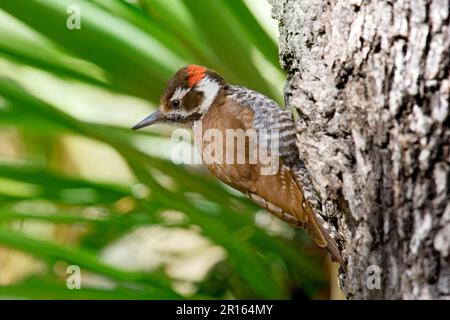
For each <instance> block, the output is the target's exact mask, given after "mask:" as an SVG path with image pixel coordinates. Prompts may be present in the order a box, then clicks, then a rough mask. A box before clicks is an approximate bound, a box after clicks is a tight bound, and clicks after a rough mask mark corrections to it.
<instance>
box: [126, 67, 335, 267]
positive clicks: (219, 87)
mask: <svg viewBox="0 0 450 320" xmlns="http://www.w3.org/2000/svg"><path fill="white" fill-rule="evenodd" d="M156 123H163V124H168V125H171V126H176V127H182V128H190V129H192V130H193V132H194V144H195V145H196V146H197V148H198V149H199V151H200V154H201V155H202V159H203V162H204V163H205V165H206V166H207V168H208V169H209V171H210V172H211V173H212V174H213V175H214V176H216V177H217V178H218V179H219V180H221V181H222V182H223V183H225V184H227V185H229V186H230V187H232V188H234V189H236V190H238V191H240V192H241V193H243V194H244V195H245V196H247V197H248V198H250V199H251V200H252V201H254V202H255V203H256V204H257V205H259V206H260V207H262V208H264V209H266V210H267V211H268V212H270V213H271V214H273V215H275V216H276V217H278V218H280V219H281V220H283V221H285V222H287V223H289V224H290V225H293V226H295V227H303V228H304V229H306V231H307V233H308V234H309V235H310V236H311V237H312V239H313V241H314V243H315V244H316V245H318V246H319V247H321V248H326V249H328V251H329V252H330V253H331V257H332V260H333V261H337V262H338V263H340V264H341V265H344V260H343V258H342V255H341V252H340V247H339V244H338V240H339V235H338V233H337V231H336V228H335V227H334V226H333V225H332V224H331V223H330V222H329V221H327V220H326V216H324V215H323V213H322V211H321V204H320V198H319V197H318V195H317V193H316V192H315V190H314V188H313V186H312V182H311V181H312V180H311V178H310V176H309V172H308V170H307V169H306V167H305V164H304V162H303V161H302V160H301V159H300V157H299V152H298V148H297V145H296V141H297V131H296V125H295V121H294V118H293V115H292V113H291V112H289V111H287V110H284V109H282V108H281V107H280V106H279V105H278V104H277V103H276V102H275V101H274V100H272V99H270V98H268V97H267V96H265V95H263V94H262V93H259V92H257V91H254V90H251V89H248V88H246V87H243V86H239V85H233V84H230V83H228V82H227V81H226V80H225V79H224V77H222V76H221V75H220V74H219V73H217V72H215V71H213V70H212V69H208V68H206V67H203V66H199V65H193V64H192V65H187V66H184V67H182V68H180V69H179V70H178V71H177V72H176V73H175V74H174V76H173V77H172V78H171V79H170V80H169V82H168V84H167V85H166V87H165V89H164V91H163V93H162V95H161V99H160V106H159V109H158V110H157V111H156V112H154V113H152V114H150V115H149V116H147V117H145V118H144V119H142V120H141V121H139V122H138V123H137V124H136V125H135V126H134V127H133V128H132V129H134V130H137V129H141V128H144V127H148V126H150V125H153V124H156ZM211 132H212V133H211ZM230 132H231V133H232V134H234V133H236V132H238V133H242V132H244V134H245V133H246V132H250V133H251V134H246V135H245V136H244V139H245V140H244V143H241V144H240V145H239V144H238V143H234V144H233V143H229V142H230V141H223V138H224V137H225V140H226V138H227V137H228V138H229V139H228V140H230V139H232V140H233V142H234V141H235V138H236V137H237V136H238V135H232V134H231V135H230ZM205 135H208V137H209V139H205ZM230 137H231V138H230ZM221 138H222V141H220V140H221ZM272 141H275V143H271V142H272ZM269 142H270V143H269ZM261 145H264V147H267V146H268V147H267V150H268V152H267V154H268V155H269V158H270V157H272V156H273V157H276V158H275V159H272V160H276V161H274V163H276V164H277V166H273V168H271V169H272V170H271V171H272V172H269V173H268V172H266V171H267V170H266V171H265V170H264V169H265V168H266V169H267V167H268V166H267V165H266V164H267V163H268V161H264V163H263V160H262V159H260V158H262V157H260V158H258V157H256V160H255V157H252V155H255V154H256V155H258V152H257V151H260V150H256V151H255V150H254V149H258V148H260V147H261ZM260 149H264V148H260ZM227 152H228V153H227ZM230 154H231V157H230V158H227V157H228V156H229V155H230ZM239 157H240V160H241V161H236V159H237V158H239ZM229 160H232V161H229ZM269 171H270V170H269Z"/></svg>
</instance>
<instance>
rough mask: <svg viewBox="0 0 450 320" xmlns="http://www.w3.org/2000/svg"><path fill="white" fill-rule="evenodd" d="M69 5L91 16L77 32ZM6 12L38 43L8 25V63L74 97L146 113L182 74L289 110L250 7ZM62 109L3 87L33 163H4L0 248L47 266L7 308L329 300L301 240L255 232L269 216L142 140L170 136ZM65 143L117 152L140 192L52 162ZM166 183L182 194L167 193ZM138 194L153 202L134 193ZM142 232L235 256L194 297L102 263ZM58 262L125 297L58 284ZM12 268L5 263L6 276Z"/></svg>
mask: <svg viewBox="0 0 450 320" xmlns="http://www.w3.org/2000/svg"><path fill="white" fill-rule="evenodd" d="M70 5H76V6H78V7H79V8H80V12H81V29H80V30H69V29H68V28H67V27H66V21H67V18H68V16H69V13H68V11H67V8H68V7H69V6H70ZM0 8H1V9H2V10H3V12H2V14H3V15H6V14H7V15H10V16H11V17H14V18H13V19H16V20H17V21H20V22H21V23H23V24H24V25H26V26H27V28H28V29H27V30H32V34H29V33H25V32H23V30H22V29H21V28H11V27H10V26H6V25H5V24H0V62H2V61H3V62H5V61H6V62H8V63H9V64H11V65H16V66H21V67H25V66H26V67H29V68H32V69H35V70H40V71H41V72H44V73H46V74H48V75H51V76H52V77H55V78H57V79H58V81H63V82H66V83H69V84H72V83H73V84H75V83H82V84H84V85H87V86H90V87H92V88H94V89H95V88H98V89H101V90H106V91H107V92H110V93H116V94H120V95H129V96H134V97H138V98H141V99H145V100H146V101H148V102H149V106H151V105H153V106H154V105H157V103H158V100H159V94H160V93H161V91H162V89H163V88H164V86H165V83H166V82H167V80H168V79H169V78H170V76H171V75H172V74H173V73H174V72H175V71H176V70H177V69H178V68H179V67H181V66H183V65H185V64H188V63H195V64H202V65H206V66H208V67H210V68H212V69H215V70H216V71H218V72H220V73H221V74H223V75H224V76H225V77H226V78H227V79H228V80H229V81H230V82H233V83H237V84H241V85H246V86H248V87H250V88H253V89H256V90H259V91H261V92H264V93H265V94H267V95H269V96H271V97H273V98H274V99H276V100H278V101H280V97H281V95H280V93H281V91H280V90H279V89H280V86H278V87H277V85H276V84H275V85H274V83H273V82H271V81H270V79H268V77H267V75H266V76H265V75H264V74H263V73H264V69H265V68H266V69H267V68H269V67H270V68H272V70H275V71H276V70H278V71H276V72H280V70H279V66H278V57H277V45H276V43H275V41H274V40H273V39H272V38H271V37H270V36H269V35H268V34H267V32H266V31H265V30H264V28H263V27H262V26H261V25H260V24H259V23H258V21H257V19H256V18H255V16H254V14H253V13H252V11H251V10H250V9H249V7H248V6H247V4H246V3H245V2H243V1H242V0H231V1H228V0H227V1H225V0H224V1H219V0H215V1H214V0H170V1H166V0H140V1H129V2H127V1H120V0H92V1H81V0H80V1H75V0H70V1H69V0H57V1H53V0H47V1H44V0H42V1H34V0H17V1H9V0H0ZM255 55H256V56H257V57H259V58H255ZM259 60H264V63H263V64H262V65H261V64H260V63H259V62H258V61H259ZM267 66H268V67H267ZM1 74H2V73H1V72H0V75H1ZM280 85H281V84H280ZM55 90H57V89H56V88H55ZM74 90H76V89H74ZM63 104H64V103H63ZM63 107H64V106H60V105H55V104H54V103H51V102H49V101H47V99H43V98H42V97H39V96H38V95H36V94H35V93H32V92H31V91H30V90H27V88H26V87H25V86H24V85H22V84H20V83H18V82H17V81H16V80H15V79H12V78H11V77H10V76H2V77H1V78H0V129H8V128H13V129H15V130H16V131H15V132H16V133H17V134H18V136H19V137H20V139H21V140H22V142H23V144H24V146H25V150H26V151H25V152H24V154H22V155H21V156H20V157H16V158H9V159H6V158H5V157H3V158H2V161H1V162H0V245H1V246H3V247H5V248H14V249H18V250H20V251H23V252H27V253H30V254H32V255H33V256H35V257H36V258H38V259H39V260H41V261H43V262H44V263H45V265H46V266H47V267H46V268H45V271H43V272H41V273H40V274H38V275H33V276H29V277H26V278H25V279H22V280H21V281H19V282H16V283H11V284H9V285H3V286H0V297H4V298H5V297H18V298H42V299H58V298H59V299H91V298H92V299H120V298H129V299H164V298H173V299H178V298H180V299H181V298H224V297H234V298H274V299H281V298H289V297H292V291H293V290H296V289H299V290H302V291H303V292H304V293H305V294H306V295H307V296H309V297H317V296H318V294H319V293H320V292H321V290H323V289H324V288H325V287H326V283H325V279H324V274H323V270H322V267H321V264H322V260H321V258H320V257H318V256H317V255H316V254H315V251H314V250H313V249H311V248H310V243H309V242H308V240H305V238H304V237H303V235H302V233H300V232H296V233H295V236H294V237H293V238H287V237H283V236H280V235H278V234H274V233H273V232H270V231H268V230H267V228H264V227H261V226H258V225H257V224H255V214H256V212H257V210H258V208H256V206H255V205H253V204H252V203H250V202H249V201H248V200H246V199H244V198H243V197H241V196H239V195H237V194H236V193H235V192H233V191H230V190H229V189H228V188H226V187H224V186H223V185H222V184H220V183H219V182H218V181H216V180H215V179H213V178H212V177H211V176H209V175H208V174H206V173H205V172H204V171H198V170H197V171H196V170H191V169H190V168H189V167H188V166H182V165H175V164H173V163H172V162H171V161H169V160H167V159H164V158H160V157H157V156H154V155H150V154H148V153H145V152H143V151H142V150H141V149H140V148H138V147H137V144H136V143H135V139H136V137H140V138H146V137H152V136H160V137H162V138H164V137H165V136H166V135H165V133H164V131H151V132H139V133H136V132H132V131H131V130H128V128H126V127H122V126H117V125H113V124H105V123H101V122H100V121H99V122H95V121H94V122H93V121H86V120H83V119H80V118H79V117H76V116H74V115H72V114H69V113H68V112H66V111H65V110H64V108H63ZM63 110H64V111H63ZM148 111H149V112H150V111H151V110H150V108H149V110H148ZM122 112H126V110H125V111H122ZM119 116H120V115H119ZM137 120H139V119H136V121H137ZM133 124H134V123H129V126H132V125H133ZM68 135H70V136H80V137H84V138H87V139H89V140H92V141H98V142H101V143H103V144H106V145H108V146H110V147H112V148H114V149H115V150H116V151H117V153H118V154H119V155H120V156H121V157H122V158H123V160H124V161H125V163H126V164H127V166H128V167H129V169H130V171H131V172H132V174H133V176H134V178H135V182H134V183H131V184H129V183H123V184H118V183H105V182H104V181H97V180H96V179H93V178H89V177H88V178H86V177H82V176H80V175H78V174H77V172H70V174H68V173H67V170H63V169H62V167H63V166H64V163H62V164H61V163H58V162H56V163H55V161H52V160H51V157H49V156H48V155H49V153H51V152H52V149H53V148H54V147H55V145H57V144H58V143H60V141H61V139H62V138H63V137H66V136H68ZM148 148H152V145H151V144H148ZM155 172H157V173H158V175H155ZM158 176H164V177H169V178H170V179H171V181H172V183H171V184H170V185H167V184H164V183H162V182H161V179H159V178H158ZM137 183H140V184H143V185H145V186H146V187H147V188H148V190H150V195H148V196H140V195H139V194H136V192H135V187H136V185H137ZM193 195H196V196H193ZM124 199H126V200H127V201H130V202H131V203H132V206H131V207H130V209H129V210H127V212H126V214H124V212H122V211H123V210H121V209H120V208H118V205H117V204H118V203H120V201H123V200H124ZM198 199H203V200H202V201H198ZM24 203H25V204H31V205H29V206H24V205H23V204H24ZM40 203H45V204H51V206H52V208H53V210H52V211H51V212H48V214H47V213H46V212H45V210H44V212H42V210H41V211H40V212H39V213H38V214H37V213H36V212H34V210H33V207H34V206H35V205H37V204H40ZM92 206H95V208H100V209H101V210H102V213H103V215H102V216H101V218H98V217H90V216H88V215H86V214H84V213H85V211H86V208H90V207H92ZM119 207H120V206H119ZM55 208H56V209H55ZM167 210H171V211H178V212H182V213H183V214H184V215H185V216H186V218H187V219H186V220H183V221H182V222H178V223H173V222H171V223H169V222H168V221H167V220H166V219H165V218H164V216H163V215H161V214H160V213H161V212H165V211H167ZM24 222H45V223H50V224H52V225H53V224H54V225H64V226H69V227H70V226H80V225H81V226H83V227H85V228H86V230H87V231H86V232H85V233H84V234H83V235H82V236H80V238H79V243H77V245H73V244H64V243H62V242H61V241H52V240H49V239H45V238H39V237H37V236H34V235H33V234H29V233H27V232H24V230H22V228H21V223H24ZM141 226H161V227H166V228H174V227H176V228H185V229H187V230H191V229H192V227H193V226H195V227H196V228H198V230H199V232H200V234H201V235H202V236H204V237H206V238H207V239H209V240H210V241H211V242H212V243H214V244H216V245H218V246H220V247H222V248H223V249H224V250H225V252H226V257H225V259H224V260H223V261H221V262H220V263H218V264H217V265H216V266H214V267H213V268H212V269H211V270H210V271H209V273H208V275H207V276H206V278H205V279H203V281H202V282H200V283H197V284H196V286H195V290H194V291H193V292H192V293H190V294H182V293H180V292H179V291H177V290H175V289H174V286H173V281H174V279H172V278H171V277H170V276H169V275H168V274H167V273H166V272H165V270H164V269H162V270H161V269H158V270H153V271H151V272H130V271H126V270H122V269H120V268H119V267H118V266H113V265H110V264H107V263H105V262H104V261H102V259H101V258H100V256H101V255H100V253H101V252H102V250H104V248H106V247H107V246H108V245H109V244H111V243H112V242H113V241H115V240H117V239H119V238H121V237H122V236H124V235H126V234H127V233H129V232H130V231H132V230H134V229H136V228H138V227H141ZM61 262H64V263H67V264H75V265H78V266H80V268H81V269H82V270H89V271H91V272H93V273H95V274H99V275H102V276H104V277H105V278H108V279H110V280H112V282H113V283H114V286H113V288H109V289H105V288H95V287H92V288H83V289H82V290H68V289H67V288H66V282H65V279H64V277H61V275H59V274H58V273H57V272H56V271H55V266H56V265H57V264H58V263H61ZM1 268H2V263H1V262H0V273H1V272H2V269H1Z"/></svg>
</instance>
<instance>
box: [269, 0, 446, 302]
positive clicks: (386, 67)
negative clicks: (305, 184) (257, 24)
mask: <svg viewBox="0 0 450 320" xmlns="http://www.w3.org/2000/svg"><path fill="white" fill-rule="evenodd" d="M269 1H270V2H271V3H272V5H273V16H274V18H275V19H277V20H278V21H279V26H280V61H281V63H282V66H283V67H284V69H285V70H286V72H287V74H288V81H287V84H286V88H285V90H286V92H285V94H286V100H287V105H288V107H291V108H294V109H296V110H297V111H298V114H299V115H300V118H301V119H302V121H300V122H299V123H300V125H299V140H298V147H299V150H300V156H301V158H302V159H303V160H304V162H305V164H306V166H307V168H308V169H309V171H310V173H311V175H312V177H313V179H314V186H315V188H316V189H317V190H318V191H319V193H320V195H321V197H322V198H323V199H330V200H332V201H334V202H335V203H336V204H337V205H338V207H339V208H340V210H339V212H334V213H333V218H335V220H336V221H337V224H338V227H339V232H340V233H341V235H342V236H343V239H344V241H343V247H344V252H343V255H344V258H345V259H346V260H347V262H348V265H347V268H346V270H345V272H344V274H343V275H342V278H343V279H344V280H343V281H342V287H343V291H344V293H345V295H346V296H347V298H349V299H380V298H381V299H442V298H450V267H449V265H450V200H449V199H450V197H449V194H450V173H449V172H450V116H449V101H450V75H449V74H450V72H449V71H450V14H449V11H450V2H449V0H396V1H394V0H392V1H387V0H386V1H382V0H371V1H368V0H367V1H364V0H328V1H326V0H314V1H313V0H269ZM370 265H376V266H379V267H380V268H381V278H380V279H381V286H380V289H376V288H373V289H370V288H369V287H371V286H370V285H369V286H367V281H368V275H369V274H368V268H369V266H370ZM369 271H370V268H369ZM369 273H370V272H369ZM369 281H370V280H369Z"/></svg>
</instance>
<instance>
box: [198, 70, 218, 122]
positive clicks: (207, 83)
mask: <svg viewBox="0 0 450 320" xmlns="http://www.w3.org/2000/svg"><path fill="white" fill-rule="evenodd" d="M197 90H198V91H201V92H203V101H202V103H201V104H200V108H199V109H198V110H199V113H200V114H205V113H206V111H208V109H209V107H210V106H211V104H212V103H213V102H214V100H215V99H216V97H217V94H218V93H219V90H220V84H219V83H218V82H217V81H215V80H214V79H211V78H210V77H205V78H203V79H202V80H201V81H200V82H199V83H198V84H197Z"/></svg>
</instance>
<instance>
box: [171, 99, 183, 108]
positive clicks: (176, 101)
mask: <svg viewBox="0 0 450 320" xmlns="http://www.w3.org/2000/svg"><path fill="white" fill-rule="evenodd" d="M180 104H181V102H180V100H178V99H177V100H173V101H170V105H171V106H172V108H178V107H179V106H180Z"/></svg>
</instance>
